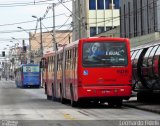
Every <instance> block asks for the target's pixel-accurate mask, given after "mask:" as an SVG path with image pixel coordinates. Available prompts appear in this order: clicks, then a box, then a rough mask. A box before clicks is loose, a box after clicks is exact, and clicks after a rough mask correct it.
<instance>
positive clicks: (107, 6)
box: [105, 0, 111, 9]
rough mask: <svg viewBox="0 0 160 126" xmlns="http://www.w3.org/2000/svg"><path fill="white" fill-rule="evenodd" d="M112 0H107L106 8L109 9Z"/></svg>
mask: <svg viewBox="0 0 160 126" xmlns="http://www.w3.org/2000/svg"><path fill="white" fill-rule="evenodd" d="M110 1H111V0H105V8H106V9H109V4H110Z"/></svg>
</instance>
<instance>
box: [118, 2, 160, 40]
mask: <svg viewBox="0 0 160 126" xmlns="http://www.w3.org/2000/svg"><path fill="white" fill-rule="evenodd" d="M120 15H121V16H120V26H121V28H120V31H121V37H126V38H133V37H137V36H143V35H147V34H151V33H154V32H159V31H160V0H120Z"/></svg>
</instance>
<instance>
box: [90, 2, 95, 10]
mask: <svg viewBox="0 0 160 126" xmlns="http://www.w3.org/2000/svg"><path fill="white" fill-rule="evenodd" d="M89 9H90V10H95V9H96V0H89Z"/></svg>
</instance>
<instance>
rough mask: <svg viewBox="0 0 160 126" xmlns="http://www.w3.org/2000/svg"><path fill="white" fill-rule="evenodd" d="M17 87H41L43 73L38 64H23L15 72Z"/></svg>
mask: <svg viewBox="0 0 160 126" xmlns="http://www.w3.org/2000/svg"><path fill="white" fill-rule="evenodd" d="M15 83H16V86H17V87H37V88H39V87H40V85H41V72H40V67H39V65H38V64H21V65H20V66H19V67H18V68H17V69H16V70H15Z"/></svg>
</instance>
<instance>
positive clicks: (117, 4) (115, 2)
mask: <svg viewBox="0 0 160 126" xmlns="http://www.w3.org/2000/svg"><path fill="white" fill-rule="evenodd" d="M113 3H114V8H115V9H119V0H114V1H113Z"/></svg>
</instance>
